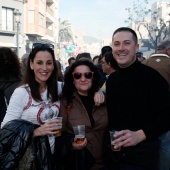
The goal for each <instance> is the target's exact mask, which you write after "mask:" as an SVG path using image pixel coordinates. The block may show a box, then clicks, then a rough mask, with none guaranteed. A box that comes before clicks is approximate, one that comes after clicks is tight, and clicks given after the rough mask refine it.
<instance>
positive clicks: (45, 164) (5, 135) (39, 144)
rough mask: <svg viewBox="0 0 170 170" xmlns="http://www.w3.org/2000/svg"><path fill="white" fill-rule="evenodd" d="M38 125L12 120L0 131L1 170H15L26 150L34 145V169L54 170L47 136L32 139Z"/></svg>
mask: <svg viewBox="0 0 170 170" xmlns="http://www.w3.org/2000/svg"><path fill="white" fill-rule="evenodd" d="M37 127H38V125H34V124H32V123H31V122H28V121H25V120H12V121H10V122H8V123H7V124H6V125H5V126H4V127H3V128H2V129H1V130H0V169H3V170H6V169H8V170H13V169H15V168H16V167H17V166H18V164H19V161H20V160H21V158H22V157H23V155H24V153H25V151H26V149H27V148H28V146H30V144H31V143H32V144H33V150H34V156H35V157H34V168H33V169H38V170H53V169H55V166H54V165H53V161H52V154H51V149H50V145H49V142H48V137H47V136H43V137H42V136H41V137H36V138H34V139H32V136H33V131H34V129H35V128H37Z"/></svg>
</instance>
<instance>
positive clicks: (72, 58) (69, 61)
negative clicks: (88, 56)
mask: <svg viewBox="0 0 170 170" xmlns="http://www.w3.org/2000/svg"><path fill="white" fill-rule="evenodd" d="M72 60H76V59H75V58H74V57H70V58H69V59H68V64H70V63H71V61H72Z"/></svg>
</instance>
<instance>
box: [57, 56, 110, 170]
mask: <svg viewBox="0 0 170 170" xmlns="http://www.w3.org/2000/svg"><path fill="white" fill-rule="evenodd" d="M99 81H100V74H99V72H98V70H97V68H96V66H95V65H94V64H93V63H92V62H91V61H89V60H87V59H80V60H78V61H76V62H75V63H74V64H73V65H72V66H71V67H70V69H69V70H68V72H67V73H66V74H65V79H64V86H63V95H62V100H61V107H60V113H59V115H60V116H62V117H63V129H65V130H67V131H68V132H70V133H72V134H73V129H72V127H73V126H75V125H85V138H86V139H87V140H85V141H84V142H83V143H82V144H76V141H74V142H73V143H72V148H73V150H72V153H70V157H68V160H69V161H68V162H67V161H66V160H64V162H65V166H67V167H66V169H76V168H75V166H74V165H75V164H74V162H75V161H76V158H75V157H74V154H75V153H76V155H78V154H80V155H79V156H77V159H78V160H77V163H80V164H81V165H80V164H79V165H80V166H78V165H77V164H76V165H77V166H78V169H81V170H84V169H85V170H87V169H88V170H90V169H92V170H99V169H100V168H102V167H103V161H102V148H103V137H104V133H105V130H106V127H107V122H108V119H107V111H106V105H105V104H101V105H100V106H97V107H96V106H95V104H94V100H93V98H94V94H95V92H97V91H98V90H99V88H100V86H99V83H98V82H99ZM87 153H89V154H87ZM83 154H84V155H85V157H84V158H82V156H83ZM82 159H83V160H82ZM85 159H86V162H83V161H85ZM82 162H83V163H82ZM73 164H74V165H73Z"/></svg>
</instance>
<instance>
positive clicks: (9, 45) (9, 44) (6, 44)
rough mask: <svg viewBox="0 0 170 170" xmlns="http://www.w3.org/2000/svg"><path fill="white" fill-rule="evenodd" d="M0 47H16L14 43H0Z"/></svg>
mask: <svg viewBox="0 0 170 170" xmlns="http://www.w3.org/2000/svg"><path fill="white" fill-rule="evenodd" d="M0 47H17V46H16V44H14V43H5V42H0Z"/></svg>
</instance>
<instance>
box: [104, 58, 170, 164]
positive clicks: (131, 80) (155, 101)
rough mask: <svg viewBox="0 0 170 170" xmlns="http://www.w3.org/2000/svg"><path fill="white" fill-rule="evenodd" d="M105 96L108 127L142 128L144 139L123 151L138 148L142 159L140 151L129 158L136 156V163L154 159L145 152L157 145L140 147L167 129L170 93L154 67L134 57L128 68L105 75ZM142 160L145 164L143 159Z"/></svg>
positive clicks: (118, 128)
mask: <svg viewBox="0 0 170 170" xmlns="http://www.w3.org/2000/svg"><path fill="white" fill-rule="evenodd" d="M106 99H107V108H108V117H109V125H108V130H113V129H116V130H125V129H129V130H132V131H137V130H139V129H142V130H143V131H144V133H145V135H146V138H147V139H146V140H145V141H144V142H141V143H140V144H138V145H136V146H135V147H129V148H125V150H126V149H127V150H133V149H134V148H138V147H139V148H140V149H141V151H142V155H143V158H141V156H142V155H139V154H140V153H139V154H137V155H133V156H132V159H134V160H136V159H137V160H136V162H137V161H138V160H139V162H140V160H141V161H142V159H150V158H152V159H154V157H153V154H154V152H153V153H151V154H150V156H149V155H148V152H150V151H151V152H152V151H154V149H156V150H157V151H158V148H154V147H152V148H148V149H147V150H144V149H143V146H144V143H145V144H147V143H148V144H149V142H155V141H157V139H158V136H159V135H160V134H162V133H163V132H165V131H168V130H169V129H170V119H169V114H170V94H169V89H168V83H167V82H166V80H165V79H164V78H163V77H162V76H161V75H160V74H159V73H158V72H157V71H156V70H154V69H152V68H150V67H148V66H146V65H144V64H141V63H140V62H138V61H137V60H136V61H135V62H134V63H133V64H132V65H131V66H129V67H128V68H121V69H119V70H118V71H117V72H115V73H113V74H111V75H110V76H109V78H108V80H107V83H106ZM149 145H150V144H149ZM149 145H148V146H149ZM145 147H146V146H145ZM149 147H150V146H149ZM155 147H157V144H155ZM150 149H151V150H150ZM145 151H146V153H145ZM132 153H133V151H132ZM127 155H128V154H127ZM146 155H147V156H146ZM127 159H128V156H127ZM130 160H131V158H130ZM143 161H144V164H145V160H143ZM137 164H138V163H137Z"/></svg>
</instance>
